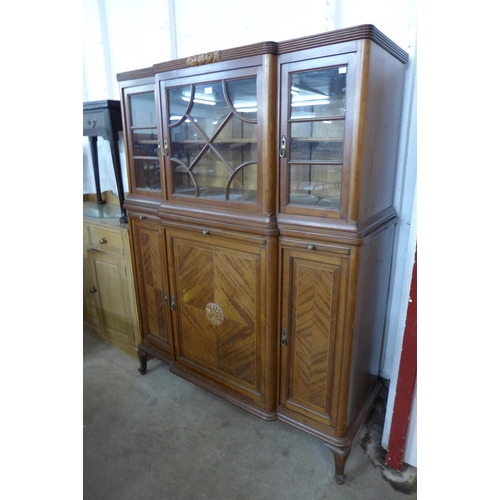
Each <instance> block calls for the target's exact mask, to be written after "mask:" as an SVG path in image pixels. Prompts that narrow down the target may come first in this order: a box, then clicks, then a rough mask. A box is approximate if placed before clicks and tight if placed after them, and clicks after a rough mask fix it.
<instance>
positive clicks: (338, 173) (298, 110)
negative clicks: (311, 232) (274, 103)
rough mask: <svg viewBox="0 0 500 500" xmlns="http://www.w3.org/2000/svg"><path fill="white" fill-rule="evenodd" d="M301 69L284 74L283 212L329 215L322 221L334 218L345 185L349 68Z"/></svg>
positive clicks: (281, 188)
mask: <svg viewBox="0 0 500 500" xmlns="http://www.w3.org/2000/svg"><path fill="white" fill-rule="evenodd" d="M301 67H302V66H301V65H300V64H297V63H295V64H290V65H289V67H287V68H285V70H284V72H283V81H282V93H283V95H282V99H283V105H282V106H283V107H282V123H281V136H280V168H281V173H280V177H281V184H280V191H281V194H280V197H281V201H280V207H281V211H282V212H289V213H308V210H309V212H310V209H312V208H315V209H321V210H326V213H325V212H323V213H321V214H319V213H318V212H316V214H317V215H328V212H330V215H331V216H333V217H335V215H334V214H333V211H336V212H337V214H338V213H339V212H340V210H341V209H342V201H343V200H342V198H343V195H342V191H343V189H342V186H343V185H344V184H345V179H344V175H345V155H344V142H345V129H346V127H345V124H346V107H347V93H346V89H347V76H348V67H347V64H338V65H335V66H331V67H327V68H318V69H313V70H304V71H303V70H301ZM309 67H310V66H309ZM295 69H296V70H295ZM305 208H307V209H308V210H305V211H304V209H305ZM313 215H314V213H313ZM337 216H338V215H337Z"/></svg>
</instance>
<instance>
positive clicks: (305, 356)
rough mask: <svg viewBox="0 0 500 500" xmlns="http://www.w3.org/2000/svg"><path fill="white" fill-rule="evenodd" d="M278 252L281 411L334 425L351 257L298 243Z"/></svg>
mask: <svg viewBox="0 0 500 500" xmlns="http://www.w3.org/2000/svg"><path fill="white" fill-rule="evenodd" d="M282 257H283V259H282V265H283V269H282V278H283V288H282V294H283V297H282V298H283V308H282V320H281V322H282V328H283V329H284V330H285V335H286V342H282V345H281V347H280V349H281V353H280V354H281V356H280V357H281V377H280V380H281V382H280V401H279V403H280V411H282V412H283V413H285V414H287V415H289V416H292V417H293V415H294V414H299V420H300V419H302V420H304V417H305V421H306V422H310V423H312V422H317V423H319V424H323V425H326V426H328V427H336V424H337V413H338V401H339V397H340V384H339V379H340V375H341V371H340V369H341V365H342V334H341V332H342V330H343V323H344V314H343V312H342V311H343V310H344V309H345V294H346V289H347V281H348V263H349V261H348V258H346V257H343V256H336V255H332V254H328V253H327V252H324V253H323V254H320V252H316V251H315V252H314V253H311V252H310V251H304V250H300V249H284V250H283V253H282ZM282 335H283V330H282ZM283 344H284V345H283Z"/></svg>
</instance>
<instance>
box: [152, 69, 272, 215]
mask: <svg viewBox="0 0 500 500" xmlns="http://www.w3.org/2000/svg"><path fill="white" fill-rule="evenodd" d="M263 84H264V83H263V82H262V78H261V69H260V67H251V68H247V69H240V70H229V71H223V72H217V73H211V74H208V75H195V76H189V77H184V78H182V77H181V78H176V79H165V80H163V81H160V94H161V99H162V103H161V106H162V117H163V136H164V138H165V140H166V143H167V144H168V150H167V151H166V175H167V197H168V198H169V199H172V200H176V201H184V202H188V203H193V202H195V203H202V204H204V203H205V204H206V203H208V204H215V205H217V204H221V203H224V202H234V203H236V204H237V205H236V206H241V205H243V206H244V207H245V209H249V210H258V209H259V204H262V195H261V190H262V189H263V181H262V163H263V158H262V152H261V150H260V148H259V143H260V137H262V135H263V134H265V133H266V131H267V125H266V124H264V125H262V122H263V121H265V120H262V118H261V117H262V116H264V115H263V114H262V112H261V109H260V107H261V103H260V100H261V98H260V95H261V90H260V87H261V86H262V85H263Z"/></svg>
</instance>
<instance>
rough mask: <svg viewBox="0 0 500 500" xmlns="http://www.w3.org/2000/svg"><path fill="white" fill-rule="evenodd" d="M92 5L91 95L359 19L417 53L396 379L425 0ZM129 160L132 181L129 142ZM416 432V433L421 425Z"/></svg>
mask: <svg viewBox="0 0 500 500" xmlns="http://www.w3.org/2000/svg"><path fill="white" fill-rule="evenodd" d="M83 6H84V47H83V49H84V51H83V64H84V85H83V94H84V95H83V100H84V101H94V100H102V99H119V87H118V84H117V82H116V73H119V72H123V71H129V70H134V69H138V68H144V67H147V66H151V65H152V64H154V63H159V62H163V61H167V60H170V59H175V58H181V57H187V56H190V55H195V54H200V53H204V52H208V51H212V50H219V49H225V48H230V47H237V46H240V45H246V44H250V43H257V42H261V41H266V40H272V41H276V42H279V41H281V40H286V39H290V38H296V37H299V36H306V35H312V34H315V33H321V32H324V31H327V30H331V29H338V28H345V27H348V26H355V25H358V24H365V23H367V24H374V25H375V26H376V27H377V28H378V29H380V30H381V31H382V32H383V33H384V34H386V35H387V36H388V37H389V38H390V39H392V40H393V41H394V42H396V43H397V44H398V45H400V46H401V48H403V49H404V50H406V51H407V52H408V53H409V55H410V63H409V64H408V68H407V73H406V78H405V95H404V109H403V122H402V127H401V134H400V151H399V158H398V177H397V182H396V193H395V194H396V197H395V205H396V210H397V212H398V214H399V216H400V223H399V224H398V234H397V238H396V242H395V257H394V266H393V275H392V289H391V296H390V306H389V315H388V322H387V327H386V342H385V347H384V354H383V358H382V369H381V376H382V377H384V378H388V379H391V380H392V381H393V382H395V377H397V370H398V368H399V357H400V351H401V343H402V338H403V333H404V325H405V318H406V308H407V301H408V294H409V287H410V277H411V270H412V264H413V254H414V250H415V245H416V223H415V222H416V219H415V203H414V195H415V182H416V132H415V130H416V98H415V95H416V88H415V82H416V0H307V2H290V1H289V0H239V1H234V0H211V1H210V2H207V1H206V0H84V2H83ZM99 148H100V149H99V155H100V156H99V160H100V163H101V167H102V168H101V172H102V173H101V187H102V189H103V190H106V189H112V190H114V191H115V190H116V188H115V181H114V174H113V172H112V164H111V156H110V154H109V152H108V151H109V148H108V145H107V144H106V143H104V144H103V143H102V141H101V140H100V142H99ZM83 149H84V152H83V164H84V179H83V190H84V192H92V189H93V177H92V174H91V173H90V168H91V167H90V165H91V164H90V160H89V159H90V153H89V152H88V146H87V141H86V140H85V139H84V148H83ZM121 159H122V169H123V170H124V179H126V174H125V156H124V148H123V142H122V141H121ZM125 189H127V186H125ZM394 386H395V383H392V384H391V387H390V391H389V401H388V411H387V419H386V425H385V427H384V436H383V444H384V445H385V446H386V444H387V441H388V432H389V430H390V423H391V416H392V408H393V402H394ZM415 408H416V403H415ZM413 420H414V419H413ZM412 436H416V427H415V426H413V428H412ZM409 448H411V450H410V453H407V455H406V457H405V459H407V460H408V461H409V463H412V462H411V460H413V459H412V458H411V457H413V456H414V457H415V459H414V461H415V463H412V465H416V437H415V439H412V440H411V441H410V444H409Z"/></svg>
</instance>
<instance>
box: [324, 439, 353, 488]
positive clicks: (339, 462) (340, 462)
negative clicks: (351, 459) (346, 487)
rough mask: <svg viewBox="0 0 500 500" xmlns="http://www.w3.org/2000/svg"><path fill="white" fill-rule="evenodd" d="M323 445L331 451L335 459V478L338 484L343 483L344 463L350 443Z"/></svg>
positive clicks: (349, 450)
mask: <svg viewBox="0 0 500 500" xmlns="http://www.w3.org/2000/svg"><path fill="white" fill-rule="evenodd" d="M325 446H326V447H327V448H328V449H329V450H330V451H331V452H332V453H333V458H334V460H335V479H336V481H337V483H338V484H344V480H345V473H344V469H345V463H346V461H347V457H348V456H349V453H351V445H350V444H348V445H346V446H335V445H333V444H330V443H325Z"/></svg>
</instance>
